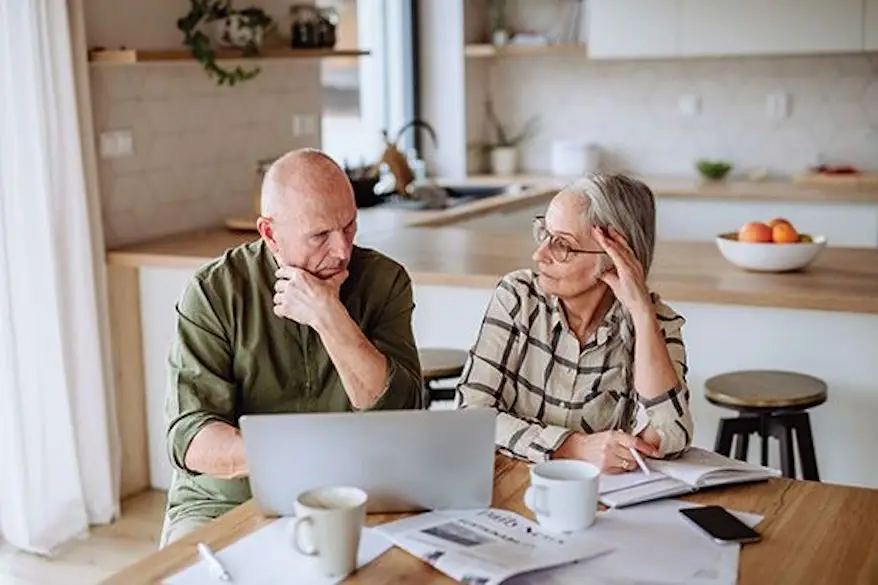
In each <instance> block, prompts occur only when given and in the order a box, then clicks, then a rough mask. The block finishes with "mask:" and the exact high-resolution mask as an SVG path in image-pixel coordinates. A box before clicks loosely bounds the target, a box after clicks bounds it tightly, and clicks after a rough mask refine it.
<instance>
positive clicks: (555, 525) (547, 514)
mask: <svg viewBox="0 0 878 585" xmlns="http://www.w3.org/2000/svg"><path fill="white" fill-rule="evenodd" d="M599 480H600V470H599V469H598V468H597V467H596V466H594V465H592V464H591V463H586V462H585V461H576V460H573V459H558V460H552V461H544V462H543V463H537V464H536V465H534V466H533V467H531V470H530V487H528V488H527V491H526V492H525V493H524V504H525V505H526V506H527V507H528V508H530V509H531V511H532V512H533V513H534V515H535V516H536V518H537V522H539V524H540V526H542V527H543V528H545V529H546V530H548V531H550V532H578V531H580V530H585V529H586V528H588V527H589V526H591V525H592V524H594V519H595V515H596V513H597V507H598V482H599Z"/></svg>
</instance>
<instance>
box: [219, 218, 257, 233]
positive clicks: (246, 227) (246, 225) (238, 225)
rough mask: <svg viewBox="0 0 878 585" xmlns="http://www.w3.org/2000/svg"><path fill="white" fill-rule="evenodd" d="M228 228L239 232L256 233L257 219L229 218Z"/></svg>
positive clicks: (227, 220)
mask: <svg viewBox="0 0 878 585" xmlns="http://www.w3.org/2000/svg"><path fill="white" fill-rule="evenodd" d="M225 224H226V227H227V228H229V229H230V230H239V231H246V232H255V231H256V217H255V216H254V217H229V218H226V221H225Z"/></svg>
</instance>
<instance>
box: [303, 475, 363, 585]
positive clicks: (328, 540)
mask: <svg viewBox="0 0 878 585" xmlns="http://www.w3.org/2000/svg"><path fill="white" fill-rule="evenodd" d="M367 500H368V496H367V495H366V492H364V491H363V490H361V489H359V488H355V487H347V486H332V487H321V488H316V489H313V490H308V491H306V492H302V493H301V494H299V496H298V497H297V498H296V502H295V506H294V507H295V510H296V519H295V521H293V522H292V523H291V524H290V540H291V543H292V545H293V547H294V548H295V549H296V550H297V551H299V552H300V553H301V554H303V555H305V556H308V557H312V558H313V559H314V565H315V567H316V569H317V571H318V572H320V573H321V574H323V575H324V576H327V577H344V576H345V575H347V574H349V573H351V572H352V571H353V570H354V569H356V568H357V550H358V549H359V548H360V533H361V531H362V529H363V523H364V522H365V520H366V501H367Z"/></svg>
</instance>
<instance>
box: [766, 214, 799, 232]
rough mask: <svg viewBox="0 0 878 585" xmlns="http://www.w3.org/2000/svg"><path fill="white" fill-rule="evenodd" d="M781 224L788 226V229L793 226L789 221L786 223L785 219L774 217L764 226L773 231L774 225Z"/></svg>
mask: <svg viewBox="0 0 878 585" xmlns="http://www.w3.org/2000/svg"><path fill="white" fill-rule="evenodd" d="M782 223H785V224H787V225H788V226H790V227H792V225H793V224H792V223H791V222H790V221H788V220H786V219H784V218H782V217H775V218H774V219H772V220H771V221H769V222H768V223H767V224H766V225H767V226H768V227H770V228H772V229H773V228H774V226H776V225H780V224H782Z"/></svg>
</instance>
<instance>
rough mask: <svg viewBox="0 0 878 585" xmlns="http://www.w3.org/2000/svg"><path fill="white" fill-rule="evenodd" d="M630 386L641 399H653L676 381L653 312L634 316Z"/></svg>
mask: <svg viewBox="0 0 878 585" xmlns="http://www.w3.org/2000/svg"><path fill="white" fill-rule="evenodd" d="M634 331H635V337H636V341H635V343H634V388H635V390H637V393H638V394H640V395H641V396H642V397H644V398H647V399H649V398H656V397H658V396H661V395H662V394H664V393H665V392H667V391H668V390H670V389H672V388H674V387H675V386H677V385H678V384H679V383H680V380H679V378H678V377H677V372H676V371H675V370H674V364H673V362H672V361H671V356H670V355H669V354H668V346H667V344H666V343H665V338H664V336H663V335H662V331H661V328H660V327H659V324H658V320H657V319H656V317H655V313H654V312H652V311H651V310H649V311H646V310H645V311H643V312H641V313H640V314H638V315H634Z"/></svg>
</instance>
